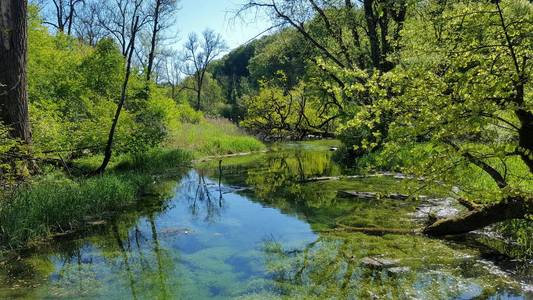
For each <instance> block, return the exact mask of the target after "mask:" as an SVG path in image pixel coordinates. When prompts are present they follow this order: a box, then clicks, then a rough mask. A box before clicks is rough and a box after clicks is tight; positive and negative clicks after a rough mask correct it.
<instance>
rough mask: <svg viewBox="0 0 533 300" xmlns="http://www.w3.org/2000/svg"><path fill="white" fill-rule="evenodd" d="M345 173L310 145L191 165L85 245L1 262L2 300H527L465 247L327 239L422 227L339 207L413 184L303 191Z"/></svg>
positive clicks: (506, 271) (477, 248)
mask: <svg viewBox="0 0 533 300" xmlns="http://www.w3.org/2000/svg"><path fill="white" fill-rule="evenodd" d="M347 172H348V171H347V170H343V169H342V168H341V167H340V166H338V165H337V164H335V163H334V162H333V160H332V153H331V152H329V151H328V147H327V145H326V146H324V145H316V144H303V145H287V146H285V147H283V149H282V150H279V151H274V152H271V153H267V154H260V155H252V156H247V157H237V158H232V159H228V160H224V161H223V162H222V164H219V161H213V162H208V163H205V164H202V165H199V166H197V168H196V169H195V170H190V171H189V172H188V173H187V174H185V175H183V176H182V177H181V178H179V180H167V181H164V182H160V183H159V184H157V186H156V187H155V189H154V191H155V192H154V193H153V195H152V196H151V197H150V198H147V199H143V200H142V201H141V203H142V204H141V205H139V207H138V208H137V209H135V210H132V211H129V212H126V213H124V214H122V215H120V216H117V217H116V218H114V219H112V220H110V221H108V222H107V223H106V224H104V225H102V226H100V227H97V228H94V229H92V230H91V231H90V232H89V233H88V234H87V235H85V236H82V237H80V238H78V239H75V240H64V241H57V242H55V243H52V244H50V245H48V246H46V247H42V248H41V249H38V250H35V251H32V252H30V253H21V254H20V258H18V259H16V260H12V261H3V262H2V263H1V265H0V298H2V299H4V298H6V299H10V298H35V299H40V298H59V299H72V298H80V297H86V298H91V299H93V298H100V299H181V298H186V299H228V298H241V299H265V298H295V299H302V298H306V299H325V298H332V297H335V298H338V299H371V298H376V299H383V298H385V299H409V298H419V299H445V298H456V299H471V298H476V299H486V298H495V299H528V298H531V297H533V294H532V290H531V284H532V283H531V281H532V277H531V276H532V268H531V262H530V261H523V260H516V259H513V255H512V254H513V253H514V252H513V251H516V249H514V248H513V249H510V250H508V251H507V250H506V249H507V248H506V247H489V246H487V245H488V244H490V243H487V242H486V241H480V238H479V237H476V236H473V235H471V236H466V237H462V238H458V239H454V240H436V239H428V238H425V237H423V236H413V235H392V234H389V235H382V236H372V235H366V234H363V233H343V232H335V233H331V232H326V231H325V229H328V228H332V227H334V226H336V225H338V224H346V225H350V226H358V227H379V228H405V229H412V228H416V227H417V226H420V224H419V223H418V221H416V220H415V219H414V218H413V214H414V213H415V211H416V208H417V206H418V205H419V204H420V202H419V201H418V200H416V199H413V200H405V201H399V200H393V199H379V200H377V199H374V200H372V199H355V198H343V197H340V196H339V195H338V191H339V190H340V189H346V190H356V191H377V192H384V193H387V192H405V193H408V192H410V191H411V190H412V189H415V188H418V187H417V186H413V184H415V185H416V183H409V182H405V181H402V180H398V179H395V178H385V177H383V178H366V179H361V180H351V181H344V180H337V181H324V182H307V183H304V182H306V179H309V178H312V177H317V176H337V175H341V174H346V173H347ZM442 192H443V191H438V190H433V191H427V193H428V194H430V195H438V194H439V193H442ZM495 249H496V250H495ZM502 249H503V250H502Z"/></svg>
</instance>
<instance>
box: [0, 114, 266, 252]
mask: <svg viewBox="0 0 533 300" xmlns="http://www.w3.org/2000/svg"><path fill="white" fill-rule="evenodd" d="M181 135H183V136H185V137H180V136H181ZM215 137H216V138H215ZM263 149H265V146H264V145H263V144H262V143H261V142H259V141H258V140H257V139H255V138H253V137H250V136H247V135H246V134H245V133H244V132H242V131H240V130H239V129H238V128H237V127H236V126H235V125H233V124H231V123H229V122H228V121H225V120H208V119H207V120H204V119H202V120H201V121H200V122H198V123H197V124H182V127H181V128H180V130H179V131H176V132H174V133H173V134H172V135H171V136H170V138H169V139H168V141H167V142H166V143H165V144H164V145H163V146H162V147H161V148H154V149H151V150H148V151H146V152H143V153H137V154H132V153H130V154H117V155H115V156H113V159H112V161H111V163H110V166H109V169H108V171H107V172H106V173H105V174H104V175H102V176H97V177H87V176H86V175H85V174H88V173H90V171H92V170H95V169H96V168H97V167H98V165H99V163H100V162H101V160H102V156H101V155H89V156H85V157H82V158H79V159H76V160H74V161H72V162H71V163H69V166H68V167H66V168H64V169H59V168H56V167H51V166H43V170H42V172H41V174H39V175H38V176H35V177H31V178H28V180H26V181H25V182H21V183H19V184H18V185H17V186H15V187H13V188H11V189H9V190H6V191H3V192H2V193H1V195H0V197H1V198H2V200H1V201H0V224H1V225H0V242H1V244H2V248H4V249H17V248H21V247H27V246H32V245H35V244H38V243H41V242H43V241H46V240H48V239H50V238H52V237H54V236H57V235H58V234H59V235H62V234H65V233H67V232H73V231H76V230H79V229H82V228H83V227H84V226H86V225H87V222H90V221H91V218H90V216H99V215H102V214H106V213H108V212H115V211H121V210H122V209H124V208H125V207H129V206H132V205H134V204H135V203H136V202H137V200H138V199H139V198H140V197H141V196H142V195H144V194H146V193H150V192H149V190H150V188H151V186H153V184H154V183H156V182H157V176H158V175H160V174H164V173H168V172H172V171H173V170H177V171H178V172H179V171H180V170H181V171H183V170H184V169H186V168H188V167H190V165H191V163H192V161H193V159H195V158H201V157H205V156H207V155H228V154H232V153H239V152H242V151H260V150H263Z"/></svg>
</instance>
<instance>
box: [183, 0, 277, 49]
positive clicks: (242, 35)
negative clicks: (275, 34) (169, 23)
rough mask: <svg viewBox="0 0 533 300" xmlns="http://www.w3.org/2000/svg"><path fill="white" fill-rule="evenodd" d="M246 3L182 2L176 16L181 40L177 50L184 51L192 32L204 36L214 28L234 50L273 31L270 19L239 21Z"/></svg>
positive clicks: (218, 0) (224, 0)
mask: <svg viewBox="0 0 533 300" xmlns="http://www.w3.org/2000/svg"><path fill="white" fill-rule="evenodd" d="M243 2H245V0H181V4H180V6H181V10H180V11H178V13H177V14H176V17H177V21H176V27H177V30H178V31H179V35H178V38H179V40H178V41H177V42H176V45H175V47H176V48H178V49H180V48H181V45H182V44H183V42H184V41H185V39H186V38H187V35H188V34H189V33H190V32H193V31H194V32H197V33H201V32H202V31H203V30H204V29H206V28H211V29H213V30H214V31H215V32H218V33H220V34H221V35H222V36H223V38H224V40H225V41H226V43H227V45H228V46H229V48H230V49H233V48H236V47H238V46H239V45H241V44H243V43H245V42H247V41H249V40H250V39H251V38H253V37H255V36H256V35H257V34H259V33H261V32H263V31H264V30H265V29H267V28H269V27H270V23H269V22H268V20H267V19H266V18H260V17H258V18H255V20H247V21H246V22H243V21H241V20H238V19H237V20H235V19H234V11H235V10H237V9H238V8H239V7H240V6H241V5H242V3H243ZM248 19H251V18H248ZM250 21H253V22H250Z"/></svg>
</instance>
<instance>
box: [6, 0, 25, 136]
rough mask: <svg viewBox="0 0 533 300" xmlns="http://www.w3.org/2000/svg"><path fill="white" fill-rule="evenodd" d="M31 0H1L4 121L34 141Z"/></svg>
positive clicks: (14, 132) (14, 134) (19, 134)
mask: <svg viewBox="0 0 533 300" xmlns="http://www.w3.org/2000/svg"><path fill="white" fill-rule="evenodd" d="M26 11H27V1H25V0H24V1H23V0H1V1H0V121H2V122H4V123H5V125H8V126H11V127H12V131H11V133H10V134H11V136H12V137H14V138H19V139H21V140H22V141H24V142H25V143H28V144H29V143H31V130H30V122H29V116H28V91H27V81H26V60H27V58H26V56H27V20H26Z"/></svg>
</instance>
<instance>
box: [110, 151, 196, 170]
mask: <svg viewBox="0 0 533 300" xmlns="http://www.w3.org/2000/svg"><path fill="white" fill-rule="evenodd" d="M192 158H193V155H192V153H191V152H190V151H185V150H180V149H174V150H171V149H161V148H155V149H151V150H149V151H147V152H140V153H133V154H129V155H127V156H124V157H123V158H122V161H121V162H120V163H118V164H117V165H116V166H115V167H114V170H115V171H128V170H129V171H142V172H161V171H165V170H169V169H173V168H178V167H183V166H187V165H188V164H189V163H190V161H191V160H192Z"/></svg>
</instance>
